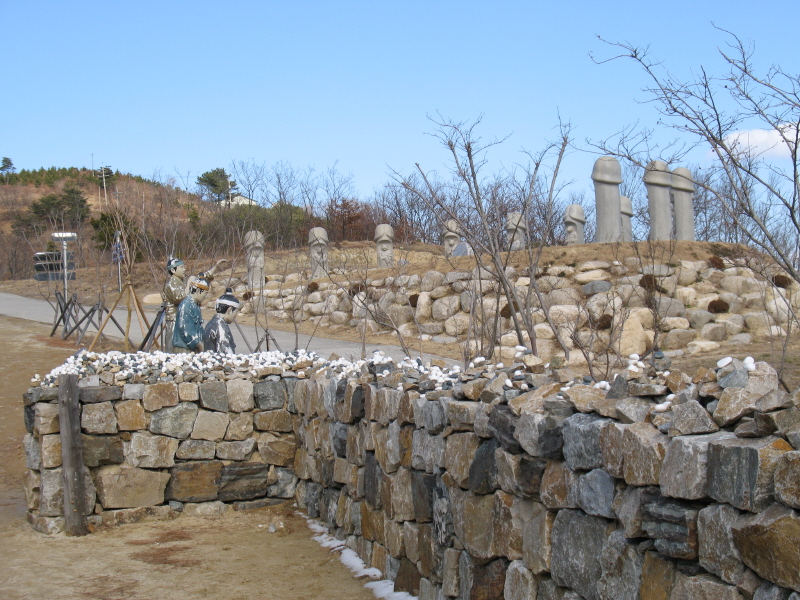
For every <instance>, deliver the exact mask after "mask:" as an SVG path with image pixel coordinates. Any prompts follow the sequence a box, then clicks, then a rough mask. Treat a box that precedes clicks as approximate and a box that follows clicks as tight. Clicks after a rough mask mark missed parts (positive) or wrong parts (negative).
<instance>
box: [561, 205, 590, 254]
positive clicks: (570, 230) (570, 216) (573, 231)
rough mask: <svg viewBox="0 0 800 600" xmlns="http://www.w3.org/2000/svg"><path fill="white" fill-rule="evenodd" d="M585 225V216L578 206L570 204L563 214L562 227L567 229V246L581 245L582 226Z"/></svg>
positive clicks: (582, 237)
mask: <svg viewBox="0 0 800 600" xmlns="http://www.w3.org/2000/svg"><path fill="white" fill-rule="evenodd" d="M584 223H586V215H585V213H584V211H583V207H582V206H581V205H580V204H570V205H569V206H567V210H566V211H565V214H564V226H565V227H566V229H567V239H566V242H567V245H568V246H573V245H575V244H583V243H584V242H585V240H584V235H583V225H584Z"/></svg>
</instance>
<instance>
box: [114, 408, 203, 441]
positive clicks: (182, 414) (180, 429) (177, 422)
mask: <svg viewBox="0 0 800 600" xmlns="http://www.w3.org/2000/svg"><path fill="white" fill-rule="evenodd" d="M117 408H118V409H119V407H117ZM197 411H198V408H197V405H196V404H195V403H194V402H181V403H180V404H178V405H177V406H168V407H166V408H162V409H160V410H157V411H155V412H154V413H153V414H152V415H151V416H150V427H148V429H149V430H150V431H151V432H153V433H156V434H159V435H168V436H170V437H174V438H177V439H179V440H185V439H186V438H188V437H189V436H190V435H191V433H192V429H193V427H194V420H195V419H196V418H197ZM117 412H118V413H119V410H118V411H117Z"/></svg>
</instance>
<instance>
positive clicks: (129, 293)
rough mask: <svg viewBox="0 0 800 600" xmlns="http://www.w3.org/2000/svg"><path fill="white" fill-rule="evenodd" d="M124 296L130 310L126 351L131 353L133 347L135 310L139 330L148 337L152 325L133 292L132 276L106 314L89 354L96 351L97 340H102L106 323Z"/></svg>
mask: <svg viewBox="0 0 800 600" xmlns="http://www.w3.org/2000/svg"><path fill="white" fill-rule="evenodd" d="M122 296H126V299H125V305H126V306H127V308H128V318H127V319H126V322H125V350H126V351H129V350H130V349H131V347H132V346H133V345H132V344H131V341H130V331H131V311H132V310H134V311H135V312H136V318H137V319H138V321H139V328H140V329H141V330H142V336H145V335H146V332H147V331H148V330H149V329H150V324H149V323H148V322H147V319H146V318H145V316H144V310H142V305H141V304H140V303H139V299H138V298H137V297H136V292H135V291H134V290H133V284H132V283H131V278H130V276H128V277H126V278H125V284H124V285H123V286H122V290H121V291H120V293H119V296H117V299H116V300H114V304H113V305H112V306H111V309H110V310H109V311H108V312H107V313H106V316H105V318H104V319H103V323H102V324H101V325H100V329H98V330H97V334H96V335H95V336H94V340H92V344H91V345H90V346H89V352H91V351H92V350H93V349H94V346H95V344H96V343H97V340H99V339H100V335H101V334H102V333H103V329H105V326H106V323H108V320H109V318H112V317H111V315H112V313H113V312H114V310H115V309H116V308H117V305H118V304H119V301H120V300H122Z"/></svg>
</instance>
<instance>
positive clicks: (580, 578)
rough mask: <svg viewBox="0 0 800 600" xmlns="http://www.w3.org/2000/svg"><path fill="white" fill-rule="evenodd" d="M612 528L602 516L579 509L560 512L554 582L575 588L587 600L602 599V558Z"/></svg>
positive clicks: (554, 545) (556, 526)
mask: <svg viewBox="0 0 800 600" xmlns="http://www.w3.org/2000/svg"><path fill="white" fill-rule="evenodd" d="M609 529H610V525H609V523H608V521H606V520H605V519H602V518H600V517H592V516H589V515H585V514H583V513H582V512H580V511H576V510H569V509H565V510H561V511H559V512H558V515H556V518H555V521H554V522H553V530H552V533H551V544H552V556H551V559H550V573H551V576H552V578H553V581H555V582H556V583H557V584H558V585H560V586H564V587H569V588H572V589H573V590H575V591H576V592H578V593H579V594H580V595H581V596H582V597H583V598H585V599H586V600H600V593H599V590H598V587H597V584H598V582H599V580H600V576H601V574H602V567H601V564H600V557H601V555H602V551H603V547H604V545H605V542H606V537H607V536H608V534H609V533H610V531H609Z"/></svg>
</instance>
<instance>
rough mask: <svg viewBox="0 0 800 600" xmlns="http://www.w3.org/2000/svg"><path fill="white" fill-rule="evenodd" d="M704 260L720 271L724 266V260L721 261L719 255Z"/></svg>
mask: <svg viewBox="0 0 800 600" xmlns="http://www.w3.org/2000/svg"><path fill="white" fill-rule="evenodd" d="M706 262H708V264H709V265H711V266H712V267H714V268H715V269H719V270H720V271H722V270H723V269H724V268H725V261H723V260H722V259H721V258H720V257H719V256H712V257H711V258H709V259H708V261H706Z"/></svg>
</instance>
